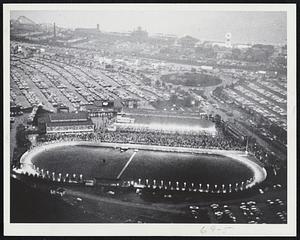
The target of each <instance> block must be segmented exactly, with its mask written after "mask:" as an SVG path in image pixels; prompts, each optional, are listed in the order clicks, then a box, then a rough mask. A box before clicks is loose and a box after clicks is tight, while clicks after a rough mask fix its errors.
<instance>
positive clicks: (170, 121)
mask: <svg viewBox="0 0 300 240" xmlns="http://www.w3.org/2000/svg"><path fill="white" fill-rule="evenodd" d="M112 126H114V127H115V128H116V129H119V130H130V131H138V132H142V131H150V132H153V131H160V132H166V133H175V132H176V133H189V134H199V133H201V134H209V135H216V133H217V130H216V127H215V123H214V122H212V121H210V120H207V119H204V118H203V117H202V116H200V115H195V114H193V115H188V114H185V115H183V114H180V115H179V114H174V113H169V114H167V113H164V112H160V111H148V112H142V113H136V112H133V111H132V112H121V113H119V114H118V116H117V118H116V119H115V121H114V122H113V123H112Z"/></svg>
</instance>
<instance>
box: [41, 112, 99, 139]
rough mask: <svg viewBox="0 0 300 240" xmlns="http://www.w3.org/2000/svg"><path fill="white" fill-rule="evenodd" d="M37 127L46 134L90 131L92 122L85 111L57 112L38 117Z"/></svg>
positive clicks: (92, 128) (92, 130)
mask: <svg viewBox="0 0 300 240" xmlns="http://www.w3.org/2000/svg"><path fill="white" fill-rule="evenodd" d="M39 129H40V130H41V131H42V132H43V133H46V134H58V133H61V134H75V133H92V132H94V124H93V122H92V120H91V119H90V118H89V116H88V113H87V112H78V113H70V112H59V113H50V114H46V115H44V117H42V118H41V119H39Z"/></svg>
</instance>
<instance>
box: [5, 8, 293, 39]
mask: <svg viewBox="0 0 300 240" xmlns="http://www.w3.org/2000/svg"><path fill="white" fill-rule="evenodd" d="M86 12H87V11H12V12H11V19H17V18H18V17H20V16H26V17H28V18H29V19H31V20H33V21H34V22H36V23H38V24H41V23H52V24H53V23H54V22H55V23H56V25H57V26H60V27H66V28H80V27H82V28H84V27H86V28H93V27H95V28H96V25H97V24H99V25H100V30H101V31H104V32H128V31H132V30H134V29H136V28H137V27H138V26H141V27H142V29H145V30H146V31H148V32H149V34H156V33H164V34H175V35H177V36H178V37H181V36H185V35H190V36H193V37H196V38H198V39H199V40H210V41H224V40H225V34H226V33H227V32H230V33H231V34H232V42H233V43H250V44H252V43H262V44H285V43H286V31H287V29H286V13H285V12H241V11H238V12H231V11H222V12H221V11H190V12H189V13H187V11H176V12H174V11H88V12H89V13H88V14H86ZM83 19H84V20H83ZM114 19H118V21H113V20H114ZM170 23H171V24H170ZM245 26H247V28H245Z"/></svg>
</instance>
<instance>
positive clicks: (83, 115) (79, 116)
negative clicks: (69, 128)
mask: <svg viewBox="0 0 300 240" xmlns="http://www.w3.org/2000/svg"><path fill="white" fill-rule="evenodd" d="M48 117H49V122H69V121H71V122H78V121H87V119H88V113H87V112H78V113H69V112H59V113H52V114H49V115H48Z"/></svg>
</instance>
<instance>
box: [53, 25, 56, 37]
mask: <svg viewBox="0 0 300 240" xmlns="http://www.w3.org/2000/svg"><path fill="white" fill-rule="evenodd" d="M53 33H54V38H56V26H55V23H54V26H53Z"/></svg>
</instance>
